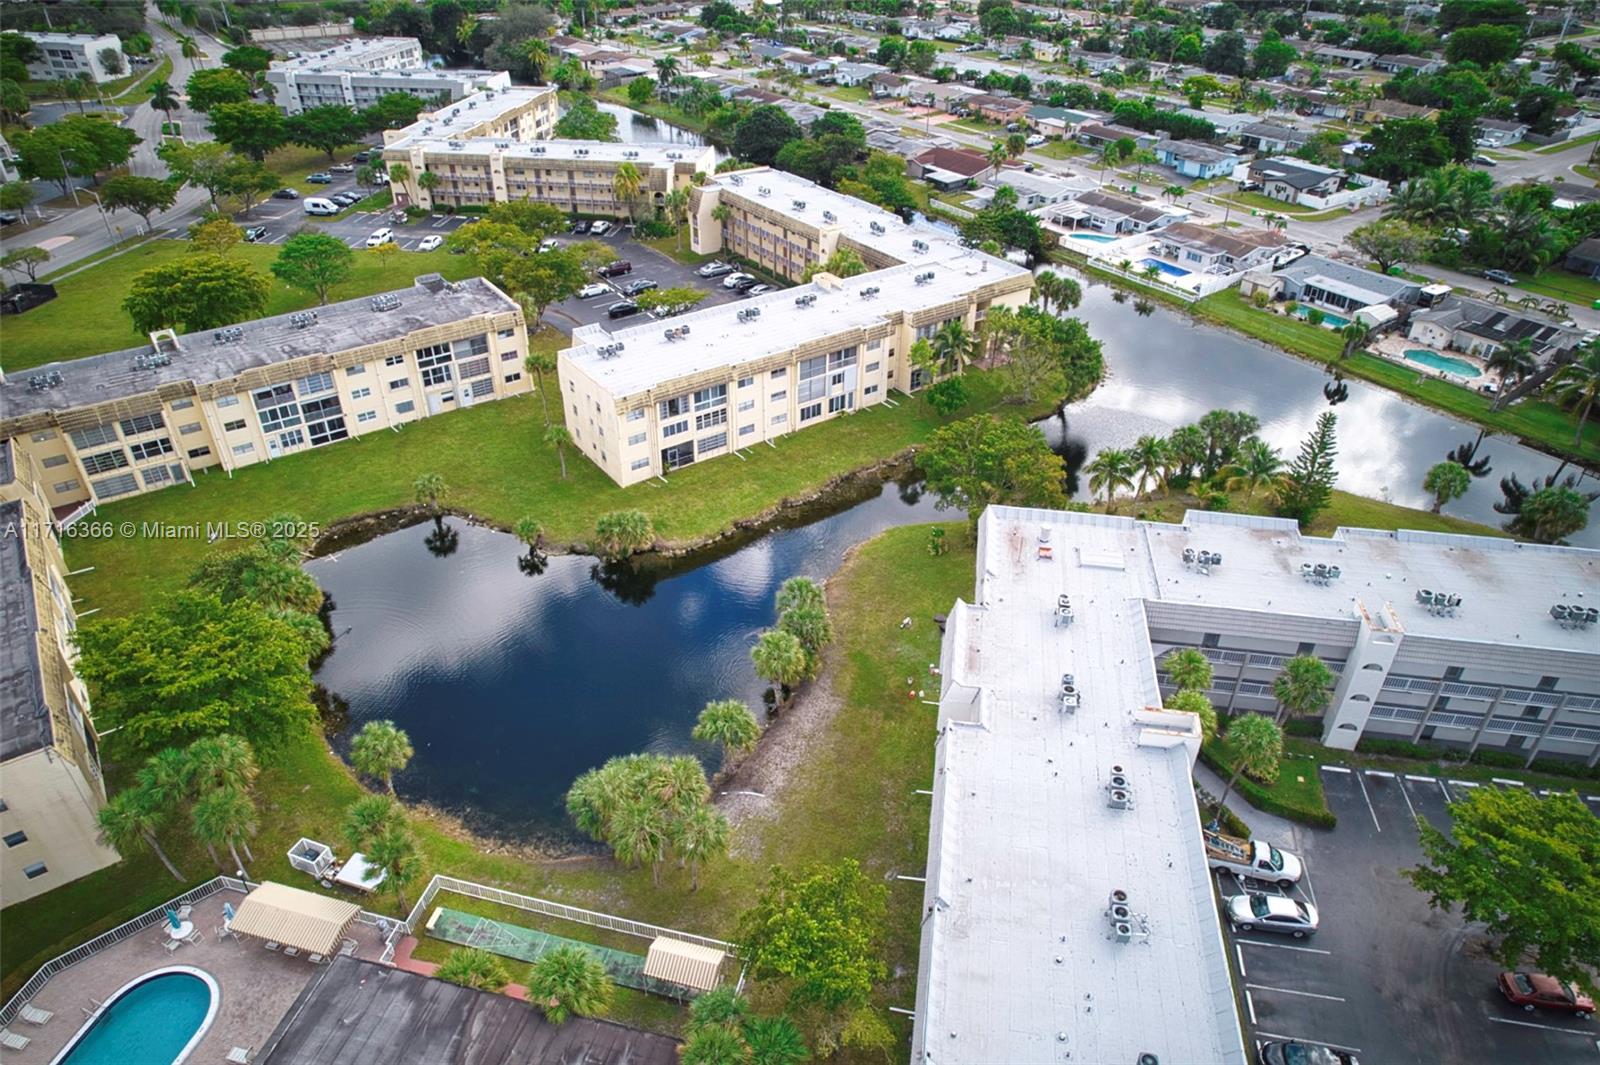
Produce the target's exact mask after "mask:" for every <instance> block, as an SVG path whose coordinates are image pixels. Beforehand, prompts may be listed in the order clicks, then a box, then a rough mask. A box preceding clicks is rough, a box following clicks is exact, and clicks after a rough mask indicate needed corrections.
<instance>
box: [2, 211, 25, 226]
mask: <svg viewBox="0 0 1600 1065" xmlns="http://www.w3.org/2000/svg"><path fill="white" fill-rule="evenodd" d="M20 221H22V216H21V215H20V214H18V213H17V212H15V211H0V226H14V225H16V224H17V223H18V222H20Z"/></svg>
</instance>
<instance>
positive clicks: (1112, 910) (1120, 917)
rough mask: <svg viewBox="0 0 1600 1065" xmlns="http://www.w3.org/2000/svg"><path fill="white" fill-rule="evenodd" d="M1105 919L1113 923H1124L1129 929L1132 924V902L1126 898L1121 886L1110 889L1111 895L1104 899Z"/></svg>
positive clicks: (1126, 894) (1126, 895)
mask: <svg viewBox="0 0 1600 1065" xmlns="http://www.w3.org/2000/svg"><path fill="white" fill-rule="evenodd" d="M1106 919H1107V920H1108V921H1110V922H1111V924H1113V925H1118V924H1126V925H1128V926H1129V928H1130V930H1131V928H1132V925H1133V903H1132V901H1131V900H1130V899H1129V898H1128V893H1127V892H1126V891H1124V890H1123V889H1122V888H1112V889H1111V896H1110V898H1109V899H1107V901H1106Z"/></svg>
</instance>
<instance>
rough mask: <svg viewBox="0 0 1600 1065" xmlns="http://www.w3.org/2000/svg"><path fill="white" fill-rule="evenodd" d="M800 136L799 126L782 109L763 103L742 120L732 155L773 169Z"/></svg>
mask: <svg viewBox="0 0 1600 1065" xmlns="http://www.w3.org/2000/svg"><path fill="white" fill-rule="evenodd" d="M801 136H802V134H801V131H800V126H799V125H798V124H797V123H796V122H795V120H794V119H792V118H790V117H789V116H788V114H786V113H785V112H784V111H783V109H782V108H780V107H778V106H777V105H775V104H762V105H761V106H760V107H757V108H755V109H754V110H752V111H751V112H750V113H749V114H747V115H745V116H744V118H742V119H741V120H740V121H739V125H738V126H737V127H736V128H735V130H734V135H733V152H734V154H735V155H737V156H738V157H739V158H740V159H744V160H747V161H749V162H752V163H756V164H757V165H760V166H770V165H772V162H773V161H774V160H775V159H777V157H778V152H779V150H781V149H782V148H783V146H784V145H785V144H787V143H789V142H790V141H794V140H799V139H800V138H801Z"/></svg>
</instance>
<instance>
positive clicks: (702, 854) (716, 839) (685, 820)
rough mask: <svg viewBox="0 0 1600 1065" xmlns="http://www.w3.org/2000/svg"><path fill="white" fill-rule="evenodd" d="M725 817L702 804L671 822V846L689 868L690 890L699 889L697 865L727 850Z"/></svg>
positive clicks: (698, 869)
mask: <svg viewBox="0 0 1600 1065" xmlns="http://www.w3.org/2000/svg"><path fill="white" fill-rule="evenodd" d="M728 834H729V833H728V819H727V818H726V817H724V816H722V814H720V813H718V812H717V811H716V810H714V809H712V808H711V807H710V806H707V805H705V804H704V803H702V804H701V805H699V806H697V807H695V808H694V809H693V810H692V811H690V813H689V814H688V816H686V817H681V818H679V819H677V820H676V821H675V822H673V826H672V847H673V849H674V850H676V851H677V852H678V860H679V861H680V862H682V863H683V864H685V865H687V866H688V867H689V890H690V891H699V890H700V867H701V866H702V865H704V864H705V863H706V862H708V861H710V860H711V859H713V858H717V857H720V856H722V855H724V854H726V853H728Z"/></svg>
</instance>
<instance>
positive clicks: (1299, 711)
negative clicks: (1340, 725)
mask: <svg viewBox="0 0 1600 1065" xmlns="http://www.w3.org/2000/svg"><path fill="white" fill-rule="evenodd" d="M1333 679H1334V678H1333V671H1332V670H1330V669H1329V668H1328V667H1327V664H1326V663H1324V662H1323V661H1322V659H1320V658H1318V657H1317V656H1316V655H1295V656H1294V657H1293V658H1291V659H1289V660H1288V661H1287V662H1285V663H1284V664H1283V669H1282V670H1281V671H1280V672H1279V673H1278V675H1277V676H1276V677H1274V678H1273V681H1272V697H1273V698H1274V699H1275V700H1277V707H1276V710H1275V718H1274V720H1276V721H1277V722H1278V723H1279V724H1282V723H1283V720H1284V718H1286V717H1312V716H1314V715H1316V714H1320V713H1321V712H1322V711H1323V710H1325V709H1326V708H1327V706H1328V700H1329V699H1330V698H1332V693H1331V692H1330V691H1329V689H1330V688H1331V687H1332V686H1333Z"/></svg>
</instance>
